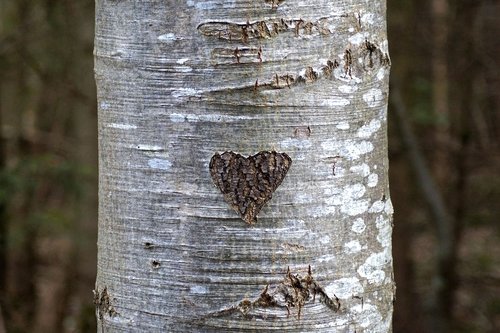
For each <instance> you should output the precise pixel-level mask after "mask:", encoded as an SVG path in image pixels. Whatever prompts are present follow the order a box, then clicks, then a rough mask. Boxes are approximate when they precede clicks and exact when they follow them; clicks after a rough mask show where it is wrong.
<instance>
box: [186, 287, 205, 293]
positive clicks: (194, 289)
mask: <svg viewBox="0 0 500 333" xmlns="http://www.w3.org/2000/svg"><path fill="white" fill-rule="evenodd" d="M189 292H190V293H191V294H206V293H208V289H207V287H205V286H192V287H191V288H189Z"/></svg>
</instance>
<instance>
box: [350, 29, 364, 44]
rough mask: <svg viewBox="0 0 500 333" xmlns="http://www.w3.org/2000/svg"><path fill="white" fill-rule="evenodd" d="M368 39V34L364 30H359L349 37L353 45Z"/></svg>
mask: <svg viewBox="0 0 500 333" xmlns="http://www.w3.org/2000/svg"><path fill="white" fill-rule="evenodd" d="M365 40H366V34H365V33H363V32H358V33H357V34H354V35H352V36H351V37H349V43H351V44H353V45H360V44H361V43H364V41H365Z"/></svg>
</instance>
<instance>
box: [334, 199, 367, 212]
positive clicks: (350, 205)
mask: <svg viewBox="0 0 500 333" xmlns="http://www.w3.org/2000/svg"><path fill="white" fill-rule="evenodd" d="M369 205H370V202H369V201H368V200H366V199H365V200H351V201H347V202H345V203H344V204H343V205H342V206H341V207H340V211H341V212H342V213H345V214H347V215H349V216H356V215H360V214H363V213H365V212H366V210H367V209H368V206H369Z"/></svg>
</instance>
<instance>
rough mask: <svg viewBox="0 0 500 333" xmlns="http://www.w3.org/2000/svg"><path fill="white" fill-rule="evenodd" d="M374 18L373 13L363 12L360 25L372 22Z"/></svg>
mask: <svg viewBox="0 0 500 333" xmlns="http://www.w3.org/2000/svg"><path fill="white" fill-rule="evenodd" d="M374 18H375V15H374V14H373V13H365V14H363V15H361V24H362V25H365V24H366V25H368V24H373V22H374Z"/></svg>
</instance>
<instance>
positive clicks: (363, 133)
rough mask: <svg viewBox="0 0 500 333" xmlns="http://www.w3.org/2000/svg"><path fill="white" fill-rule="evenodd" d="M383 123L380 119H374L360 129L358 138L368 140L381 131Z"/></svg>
mask: <svg viewBox="0 0 500 333" xmlns="http://www.w3.org/2000/svg"><path fill="white" fill-rule="evenodd" d="M380 126H381V123H380V120H378V119H372V120H371V121H370V122H369V123H368V124H365V125H363V126H361V127H360V128H359V129H358V134H357V135H358V137H359V138H362V139H368V138H369V137H370V136H372V135H373V133H375V132H376V131H378V130H379V129H380Z"/></svg>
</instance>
